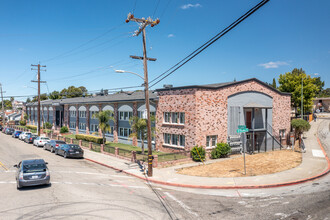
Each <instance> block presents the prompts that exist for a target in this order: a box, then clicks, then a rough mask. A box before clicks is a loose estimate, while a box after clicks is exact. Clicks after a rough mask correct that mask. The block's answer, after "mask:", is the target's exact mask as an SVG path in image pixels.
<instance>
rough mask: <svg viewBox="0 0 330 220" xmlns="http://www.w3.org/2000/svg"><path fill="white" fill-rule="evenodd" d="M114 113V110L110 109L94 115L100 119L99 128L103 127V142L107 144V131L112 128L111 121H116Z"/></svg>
mask: <svg viewBox="0 0 330 220" xmlns="http://www.w3.org/2000/svg"><path fill="white" fill-rule="evenodd" d="M112 115H113V112H112V111H110V110H106V111H100V112H98V113H95V114H94V115H93V117H95V118H96V119H98V120H99V128H100V129H101V132H102V136H103V144H105V133H106V132H107V131H110V129H111V127H110V124H109V121H115V119H114V117H112Z"/></svg>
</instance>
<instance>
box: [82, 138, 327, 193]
mask: <svg viewBox="0 0 330 220" xmlns="http://www.w3.org/2000/svg"><path fill="white" fill-rule="evenodd" d="M316 138H317V142H318V143H319V145H320V147H321V149H322V151H323V154H324V156H325V158H326V160H327V162H328V168H327V169H326V170H325V171H324V172H322V173H320V174H318V175H315V176H312V177H309V178H305V179H300V180H295V181H291V182H284V183H274V184H266V185H242V186H205V185H190V184H181V183H169V182H164V181H160V180H155V179H152V178H148V177H142V176H139V175H136V174H133V173H130V172H127V171H125V170H121V169H118V168H116V167H113V166H110V165H107V164H104V163H100V162H98V161H95V160H92V159H88V158H85V159H86V160H88V161H91V162H94V163H97V164H99V165H102V166H105V167H108V168H111V169H114V170H117V171H119V172H122V173H125V174H128V175H131V176H134V177H137V178H139V179H142V180H145V181H148V182H152V183H156V184H161V185H167V186H175V187H185V188H199V189H262V188H275V187H283V186H291V185H296V184H300V183H305V182H309V181H312V180H316V179H318V178H321V177H322V176H325V175H327V174H328V173H329V172H330V160H329V158H328V155H327V153H326V152H325V150H324V148H323V146H322V144H321V142H320V140H319V138H318V137H317V136H316Z"/></svg>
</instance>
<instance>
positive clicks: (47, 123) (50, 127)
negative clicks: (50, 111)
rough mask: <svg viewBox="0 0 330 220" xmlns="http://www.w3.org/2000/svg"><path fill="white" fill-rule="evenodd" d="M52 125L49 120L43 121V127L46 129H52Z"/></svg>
mask: <svg viewBox="0 0 330 220" xmlns="http://www.w3.org/2000/svg"><path fill="white" fill-rule="evenodd" d="M52 127H53V125H52V124H51V123H49V122H46V123H44V128H46V129H52Z"/></svg>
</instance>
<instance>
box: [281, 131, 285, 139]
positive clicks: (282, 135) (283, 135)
mask: <svg viewBox="0 0 330 220" xmlns="http://www.w3.org/2000/svg"><path fill="white" fill-rule="evenodd" d="M280 137H282V138H285V129H280Z"/></svg>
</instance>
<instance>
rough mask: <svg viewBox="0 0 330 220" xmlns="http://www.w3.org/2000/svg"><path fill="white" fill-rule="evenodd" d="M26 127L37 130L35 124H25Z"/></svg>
mask: <svg viewBox="0 0 330 220" xmlns="http://www.w3.org/2000/svg"><path fill="white" fill-rule="evenodd" d="M26 127H27V128H28V129H31V130H37V129H38V126H35V125H27V126H26Z"/></svg>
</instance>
